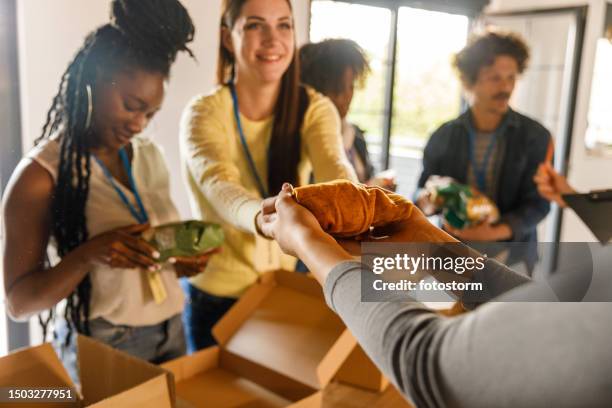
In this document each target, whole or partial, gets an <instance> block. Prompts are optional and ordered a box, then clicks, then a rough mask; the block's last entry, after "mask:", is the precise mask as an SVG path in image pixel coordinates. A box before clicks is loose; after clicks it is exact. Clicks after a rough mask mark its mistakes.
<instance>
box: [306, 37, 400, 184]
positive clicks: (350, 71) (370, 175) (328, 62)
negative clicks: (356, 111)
mask: <svg viewBox="0 0 612 408" xmlns="http://www.w3.org/2000/svg"><path fill="white" fill-rule="evenodd" d="M300 64H301V78H302V83H304V84H306V85H309V86H311V87H313V88H314V89H316V90H317V91H318V92H321V93H322V94H323V95H325V96H327V97H328V98H329V99H331V101H332V102H333V103H334V105H335V106H336V109H338V113H339V114H340V119H341V120H342V144H343V146H344V150H345V151H346V155H347V157H348V159H349V161H350V162H351V164H352V165H353V168H354V169H355V173H357V177H358V178H359V181H360V182H361V183H365V184H374V185H379V186H381V187H385V188H388V189H394V188H395V180H394V177H388V176H386V177H385V176H382V175H378V176H377V175H375V174H374V166H373V165H372V161H371V160H370V154H369V153H368V145H367V143H366V139H365V135H364V132H363V130H361V129H360V128H359V127H358V126H357V125H355V124H353V123H350V122H349V121H348V119H347V115H348V112H349V109H350V107H351V102H352V101H353V92H354V90H355V84H358V85H363V83H364V82H365V80H366V78H367V76H368V75H369V73H370V64H369V63H368V58H367V56H366V53H365V51H364V50H363V49H362V48H361V47H360V46H359V44H357V43H356V42H355V41H352V40H348V39H342V38H335V39H329V40H324V41H321V42H318V43H310V44H306V45H304V46H302V48H300Z"/></svg>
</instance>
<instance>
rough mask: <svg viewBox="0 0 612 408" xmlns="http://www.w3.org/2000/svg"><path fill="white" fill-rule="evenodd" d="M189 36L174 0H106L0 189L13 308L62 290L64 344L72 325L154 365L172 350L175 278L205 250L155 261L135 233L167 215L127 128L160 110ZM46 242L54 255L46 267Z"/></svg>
mask: <svg viewBox="0 0 612 408" xmlns="http://www.w3.org/2000/svg"><path fill="white" fill-rule="evenodd" d="M193 35H194V27H193V24H192V21H191V18H190V17H189V14H188V13H187V10H185V8H184V7H183V6H182V5H181V3H180V2H179V1H177V0H114V1H113V2H112V5H111V23H109V24H105V25H103V26H101V27H99V28H98V29H96V30H95V31H93V32H92V33H90V34H89V35H88V36H87V38H86V39H85V42H84V44H83V46H82V47H81V49H79V50H78V52H77V54H76V55H75V57H74V58H73V59H72V61H71V62H70V64H69V66H68V68H67V70H66V71H65V73H64V74H63V76H62V79H61V81H60V85H59V89H58V93H57V95H56V96H55V97H54V99H53V103H52V106H51V108H50V110H49V113H48V115H47V121H46V123H45V126H44V128H43V133H42V135H41V136H40V137H39V138H38V139H37V141H36V143H35V144H36V146H35V147H34V149H33V150H31V151H30V152H29V153H28V154H27V155H26V157H25V158H24V159H23V160H22V161H21V163H20V164H19V166H18V167H17V169H16V170H15V171H14V173H13V176H12V178H11V181H10V182H9V186H8V188H7V191H6V196H5V197H4V202H3V204H4V205H3V210H4V220H5V230H4V237H5V239H4V241H3V246H4V247H3V252H4V254H5V256H4V268H3V269H4V287H5V290H6V298H7V306H8V310H9V313H10V314H11V315H12V316H13V317H16V318H24V317H27V316H29V315H32V314H35V313H40V312H42V311H44V310H46V309H49V308H54V307H55V305H56V304H57V303H58V302H60V301H61V300H63V299H66V300H67V302H66V309H65V318H66V320H67V325H68V333H67V338H66V342H67V343H68V344H69V343H70V337H71V334H72V333H73V330H74V329H76V331H77V332H79V333H83V334H85V335H89V336H91V337H93V338H96V339H98V340H100V341H103V342H105V343H107V344H109V345H111V346H113V347H115V348H118V349H121V350H124V351H126V352H128V353H130V354H133V355H135V356H138V357H141V358H143V359H146V360H148V361H151V362H155V363H160V362H163V361H165V360H168V359H171V358H174V357H177V356H180V355H182V354H184V351H185V340H184V334H183V328H182V325H181V320H180V313H181V311H182V309H183V296H182V292H181V289H180V286H179V284H178V280H177V275H179V276H183V275H188V276H189V275H192V274H194V273H198V272H200V271H201V270H202V269H203V268H204V266H205V264H206V262H207V258H208V255H203V256H198V257H193V258H180V259H174V260H173V261H174V265H170V264H163V265H161V264H159V263H158V262H156V258H157V257H159V253H158V252H157V251H156V250H155V249H154V248H153V247H152V246H151V245H149V244H147V242H145V241H144V240H143V239H142V238H141V236H140V234H141V233H142V232H143V231H144V230H145V229H147V228H149V226H155V225H158V224H163V223H167V222H174V221H178V219H179V215H178V212H177V210H176V208H175V206H174V204H173V202H172V199H171V197H170V192H169V180H168V171H167V168H166V164H165V161H164V158H163V156H162V154H161V152H160V150H159V148H158V147H157V146H156V145H155V143H153V142H152V141H150V140H147V139H145V138H143V137H140V136H138V134H139V133H141V132H142V131H143V130H144V128H145V127H146V126H147V124H148V123H149V121H150V120H151V118H152V117H153V116H154V115H155V113H156V112H157V111H158V110H159V109H160V107H161V104H162V100H163V97H164V89H165V83H166V81H167V80H168V77H169V72H170V66H171V65H172V63H173V62H174V60H175V58H176V55H177V53H178V52H179V51H181V50H183V51H187V52H188V53H189V54H191V52H190V51H189V49H188V48H187V46H186V44H187V43H188V42H190V41H191V40H192V38H193ZM49 242H51V243H52V245H53V246H54V247H55V248H56V249H57V254H58V255H59V258H60V261H59V262H58V263H57V264H55V265H53V266H51V265H49V264H48V262H47V261H46V259H45V258H46V256H45V255H46V250H47V245H48V243H49ZM149 273H151V274H159V275H158V277H159V278H160V280H161V283H162V284H163V286H164V287H165V291H166V296H165V299H164V298H163V297H162V298H158V299H154V297H153V294H152V291H151V289H150V287H149V282H148V277H147V275H148V274H149ZM51 312H52V313H51V315H53V309H52V310H51ZM58 323H60V322H58ZM44 331H46V324H45V326H44Z"/></svg>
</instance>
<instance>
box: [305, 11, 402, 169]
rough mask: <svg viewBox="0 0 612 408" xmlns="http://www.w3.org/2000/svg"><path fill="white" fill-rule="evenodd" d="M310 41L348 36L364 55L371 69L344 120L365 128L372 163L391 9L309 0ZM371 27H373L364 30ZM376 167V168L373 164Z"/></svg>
mask: <svg viewBox="0 0 612 408" xmlns="http://www.w3.org/2000/svg"><path fill="white" fill-rule="evenodd" d="M311 15H312V18H311V23H310V41H312V42H318V41H322V40H324V39H326V38H350V39H352V40H354V41H355V42H357V43H358V44H359V45H360V46H361V47H362V48H363V49H364V51H366V53H367V54H368V58H369V61H370V66H371V69H372V72H371V74H370V76H369V77H368V79H367V82H366V84H365V86H364V88H363V89H356V90H355V94H354V97H353V102H352V104H351V110H350V112H349V114H348V120H349V121H350V122H352V123H355V124H357V125H358V126H359V127H361V128H362V129H364V130H365V132H366V135H367V138H368V148H369V151H370V154H372V155H374V157H375V159H374V160H375V165H377V164H378V162H379V160H376V158H379V157H380V153H381V143H382V136H383V127H384V123H385V80H386V77H387V72H388V70H389V64H390V62H389V60H388V48H389V35H390V29H391V10H389V9H386V8H381V7H371V6H363V5H358V4H348V3H342V2H335V1H316V0H315V1H313V2H312V9H311ZM364 27H375V28H376V29H375V30H364V29H363V28H364ZM377 168H380V167H377Z"/></svg>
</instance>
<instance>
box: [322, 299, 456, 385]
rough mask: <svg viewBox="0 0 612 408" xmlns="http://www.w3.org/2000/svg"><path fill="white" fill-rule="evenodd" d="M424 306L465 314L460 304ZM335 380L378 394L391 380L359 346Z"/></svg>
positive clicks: (447, 314)
mask: <svg viewBox="0 0 612 408" xmlns="http://www.w3.org/2000/svg"><path fill="white" fill-rule="evenodd" d="M424 304H425V306H427V307H429V308H431V309H434V310H437V311H438V313H440V314H441V315H444V316H448V317H452V316H457V315H459V314H462V313H464V312H465V309H464V308H463V306H462V305H461V303H460V302H424ZM334 379H335V380H336V381H338V382H341V383H343V384H347V385H351V386H354V387H358V388H363V389H366V390H370V391H376V392H382V391H384V390H386V389H387V387H388V386H389V380H387V378H385V376H384V375H383V374H382V373H381V372H380V370H379V369H378V367H376V365H374V363H373V362H372V360H370V358H369V357H368V355H367V354H366V353H365V351H363V349H362V348H361V346H360V345H359V344H358V345H357V346H356V347H355V349H354V350H353V351H352V352H351V354H350V356H349V357H348V358H347V359H346V361H345V362H344V363H343V364H342V367H340V370H338V374H337V375H336V377H335V378H334Z"/></svg>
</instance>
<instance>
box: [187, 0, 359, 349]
mask: <svg viewBox="0 0 612 408" xmlns="http://www.w3.org/2000/svg"><path fill="white" fill-rule="evenodd" d="M220 37H221V41H220V45H219V57H218V65H217V82H218V85H219V87H218V88H217V89H216V90H215V91H214V92H213V93H212V94H210V95H208V96H197V97H196V98H194V99H193V101H192V102H191V103H190V105H189V106H188V107H187V108H186V109H185V112H184V116H183V120H182V124H181V155H182V158H183V160H184V162H185V164H186V171H185V174H186V177H187V183H188V186H189V190H190V196H191V201H192V208H193V210H194V211H195V213H196V214H198V215H199V216H200V217H202V218H203V219H206V220H210V221H215V222H219V223H221V224H222V225H223V227H224V232H225V236H226V240H225V243H224V245H223V248H222V251H221V253H220V254H219V255H215V256H214V257H212V258H211V260H210V263H209V264H208V267H207V269H206V271H205V272H204V273H203V274H200V275H198V276H196V277H194V278H193V279H192V280H191V281H190V282H189V283H186V282H185V283H184V284H185V286H184V289H185V291H186V294H187V296H188V302H187V305H186V309H185V314H184V317H185V327H186V333H187V343H188V347H189V349H190V350H195V349H200V348H203V347H206V346H208V345H210V344H213V343H214V339H213V338H212V336H211V331H210V329H211V327H212V326H213V325H214V323H215V322H216V321H217V320H218V319H219V318H220V317H221V316H222V315H223V314H224V313H225V312H226V311H227V309H229V307H230V306H231V305H232V304H233V303H234V301H235V299H236V298H237V297H239V296H240V295H241V294H242V293H243V292H244V291H245V290H246V289H247V288H248V287H249V286H250V285H251V284H252V283H254V282H255V281H256V279H257V278H258V276H259V273H260V272H262V271H266V270H270V269H277V268H281V267H282V268H285V269H294V268H295V263H296V260H295V258H292V257H288V256H285V255H283V254H282V252H281V251H280V250H279V248H278V246H277V245H276V244H275V243H274V242H273V241H268V240H266V239H265V238H263V237H262V236H261V235H260V234H258V232H257V225H259V224H260V223H261V216H258V215H257V214H258V212H259V209H260V206H261V202H262V199H264V198H266V197H270V196H274V195H276V194H277V193H278V192H279V191H280V189H281V186H282V183H283V182H286V181H291V182H292V183H295V184H296V185H300V184H305V183H307V182H308V180H309V177H310V174H311V171H312V172H313V173H314V178H315V180H316V181H327V180H332V179H337V178H348V179H351V180H356V176H355V173H354V171H353V169H352V167H351V165H350V163H349V162H348V159H347V158H346V154H345V153H344V150H343V147H342V142H341V138H340V119H339V116H338V112H337V111H336V109H335V107H334V105H333V104H332V102H331V101H330V100H329V99H327V98H325V97H323V96H322V95H320V94H318V93H316V92H315V91H314V90H312V89H310V88H308V89H307V88H304V87H302V86H300V85H299V78H300V74H299V64H298V58H297V53H296V45H295V31H294V21H293V12H292V9H291V3H290V2H289V1H288V0H224V1H223V3H222V16H221V22H220Z"/></svg>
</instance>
